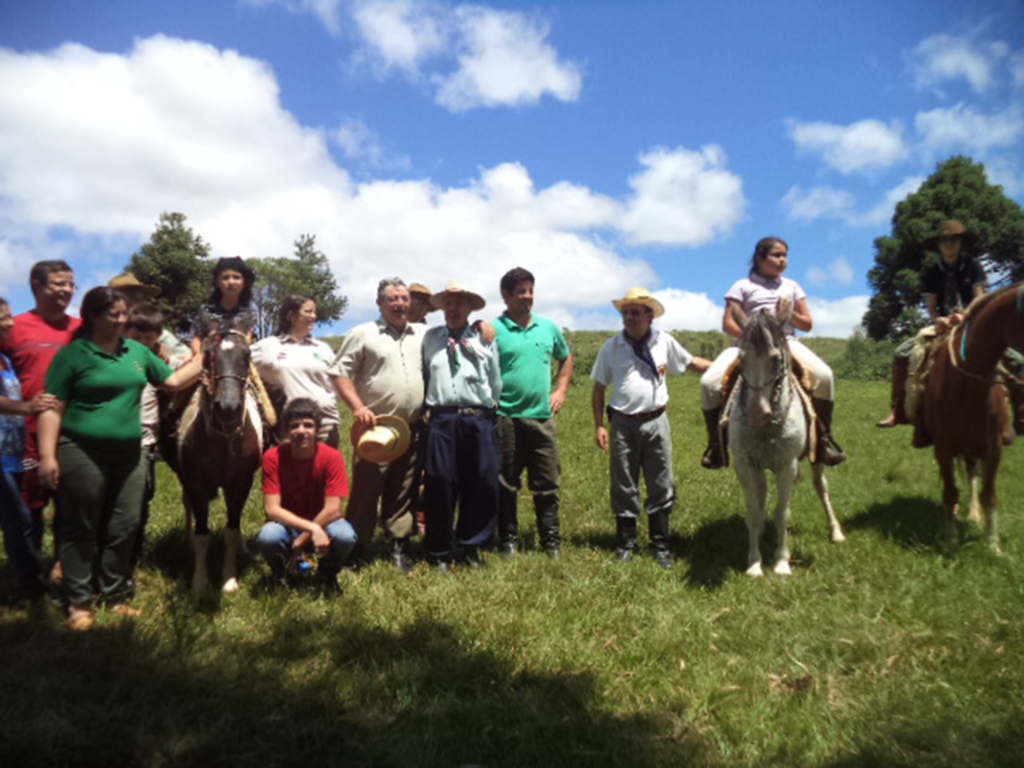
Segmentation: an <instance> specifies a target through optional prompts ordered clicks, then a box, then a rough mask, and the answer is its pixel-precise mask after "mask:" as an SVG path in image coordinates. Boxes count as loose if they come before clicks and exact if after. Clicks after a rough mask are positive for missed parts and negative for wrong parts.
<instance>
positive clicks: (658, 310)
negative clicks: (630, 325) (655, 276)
mask: <svg viewBox="0 0 1024 768" xmlns="http://www.w3.org/2000/svg"><path fill="white" fill-rule="evenodd" d="M612 304H614V305H615V308H616V309H617V310H619V312H621V311H622V310H623V308H625V306H626V305H627V304H640V305H641V306H644V307H647V308H648V309H650V310H653V312H654V316H655V317H661V316H662V315H664V314H665V307H663V306H662V304H661V302H660V301H658V300H657V299H656V298H654V295H653V294H652V293H651V292H650V291H648V290H647V289H646V288H630V289H629V290H628V291H627V292H626V296H625V298H622V299H612Z"/></svg>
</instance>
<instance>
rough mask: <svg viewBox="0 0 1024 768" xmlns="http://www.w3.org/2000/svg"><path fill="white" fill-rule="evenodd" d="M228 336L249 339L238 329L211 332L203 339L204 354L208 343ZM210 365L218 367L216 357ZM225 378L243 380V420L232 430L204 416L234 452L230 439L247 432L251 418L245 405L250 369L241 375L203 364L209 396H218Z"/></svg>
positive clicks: (204, 379) (207, 423)
mask: <svg viewBox="0 0 1024 768" xmlns="http://www.w3.org/2000/svg"><path fill="white" fill-rule="evenodd" d="M227 336H241V337H242V338H244V339H246V340H248V336H247V335H246V334H244V333H242V331H238V330H234V329H230V330H226V331H216V332H214V333H211V334H210V335H209V336H207V337H206V338H205V339H204V340H203V352H204V354H206V353H208V352H209V351H210V350H208V349H207V345H208V344H209V345H211V346H212V345H213V344H214V343H215V342H217V343H219V342H222V341H223V340H224V338H225V337H227ZM210 367H211V368H214V369H215V368H216V359H215V358H214V359H211V360H210ZM225 379H229V380H230V379H234V380H235V381H238V382H241V384H242V421H241V423H240V424H239V425H238V426H237V427H235V428H234V429H231V430H224V429H221V428H220V427H219V426H218V425H217V424H216V420H215V419H210V418H208V417H206V418H204V421H205V422H206V426H207V427H208V428H209V429H210V430H211V431H213V432H215V433H217V434H218V435H221V436H222V437H225V438H228V439H229V445H230V451H231V453H232V454H234V453H235V450H236V446H235V444H234V442H231V441H230V439H231V438H233V437H237V436H240V435H242V434H244V432H245V424H246V421H247V420H248V418H249V413H248V409H247V408H246V405H245V401H246V394H245V388H246V386H247V385H248V382H249V374H248V371H247V372H246V374H245V375H244V376H243V375H240V374H237V373H218V372H217V371H216V370H213V371H208V370H207V368H206V366H203V384H204V385H205V389H206V394H207V397H209V398H213V397H216V395H217V385H218V384H219V383H220V382H221V381H223V380H225ZM203 411H204V413H206V409H205V408H204V409H203ZM207 416H208V414H207Z"/></svg>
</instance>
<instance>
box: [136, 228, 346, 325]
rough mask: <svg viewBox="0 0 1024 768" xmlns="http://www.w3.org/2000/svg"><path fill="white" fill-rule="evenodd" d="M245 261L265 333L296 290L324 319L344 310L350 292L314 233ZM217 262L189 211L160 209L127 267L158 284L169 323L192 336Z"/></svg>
mask: <svg viewBox="0 0 1024 768" xmlns="http://www.w3.org/2000/svg"><path fill="white" fill-rule="evenodd" d="M245 261H246V263H247V264H248V265H249V266H251V267H252V268H253V269H254V270H255V271H256V275H257V280H256V285H255V286H254V288H253V307H254V308H255V310H256V318H257V326H256V332H257V334H258V335H259V336H260V337H261V338H263V337H266V336H269V335H271V334H273V333H274V331H275V330H276V325H277V314H278V309H279V308H280V306H281V302H282V301H284V299H285V298H287V297H288V296H289V295H290V294H292V293H302V294H306V295H307V296H310V297H312V298H313V300H314V301H315V302H316V308H317V314H318V315H319V317H320V321H321V322H324V323H331V322H334V321H336V320H339V319H341V317H342V315H344V314H345V310H346V309H347V307H348V298H347V297H345V296H342V295H340V294H339V293H338V282H337V280H336V279H335V278H334V274H333V273H332V272H331V268H330V265H329V264H328V262H327V257H326V256H325V255H324V254H323V253H322V252H321V251H319V250H318V249H317V247H316V236H315V235H308V234H307V235H301V236H300V237H299V238H298V239H296V240H295V250H294V253H293V254H292V255H291V256H269V257H245ZM213 264H214V261H213V259H212V258H211V256H210V246H209V244H208V243H206V242H205V241H204V240H203V238H202V237H200V236H199V235H197V234H195V233H194V232H193V231H192V229H191V228H190V227H189V226H187V224H186V216H185V214H183V213H161V214H160V220H159V222H158V223H157V227H156V230H155V231H154V232H153V234H152V236H151V237H150V239H149V242H148V243H146V244H144V245H143V246H142V247H141V248H140V249H139V250H138V252H136V253H135V254H133V255H132V258H131V261H130V262H129V265H128V267H127V271H129V272H131V273H132V274H134V275H135V277H137V278H138V279H139V280H140V281H141V282H143V283H148V284H150V285H155V286H157V287H159V288H160V295H159V296H158V297H157V298H156V300H155V301H154V303H155V304H156V305H157V306H158V307H159V308H160V310H161V311H162V312H163V314H164V318H165V320H166V322H167V325H168V326H169V327H170V328H172V329H173V330H174V331H175V333H177V334H179V335H183V336H189V335H191V334H192V330H193V326H194V325H195V321H196V318H197V317H198V315H199V310H200V308H201V307H202V306H203V304H205V303H206V300H207V299H208V298H209V296H210V290H211V270H212V268H213Z"/></svg>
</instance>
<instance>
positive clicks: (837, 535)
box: [832, 530, 846, 544]
mask: <svg viewBox="0 0 1024 768" xmlns="http://www.w3.org/2000/svg"><path fill="white" fill-rule="evenodd" d="M832 541H833V542H834V543H836V544H838V543H839V542H842V541H846V536H845V535H844V534H843V532H842V531H838V530H837V531H832Z"/></svg>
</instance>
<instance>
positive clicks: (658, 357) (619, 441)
mask: <svg viewBox="0 0 1024 768" xmlns="http://www.w3.org/2000/svg"><path fill="white" fill-rule="evenodd" d="M612 303H613V304H614V305H615V308H616V309H618V310H619V312H621V313H622V325H623V331H622V333H620V334H618V335H616V336H613V337H612V338H610V339H608V341H606V342H605V343H604V346H602V347H601V351H600V352H598V355H597V359H596V360H595V361H594V368H593V370H592V371H591V374H590V375H591V378H593V379H594V391H593V396H592V399H591V405H592V408H593V412H594V426H595V428H596V434H595V437H596V439H597V444H598V446H599V447H600V448H601V450H603V451H608V450H609V448H610V449H611V504H612V513H613V514H614V515H615V524H616V530H617V538H618V551H617V553H616V554H617V556H618V559H619V561H620V562H626V561H628V560H630V559H631V558H632V557H633V554H634V553H635V552H636V548H637V519H638V518H639V517H640V470H641V468H642V469H643V473H644V479H645V481H646V482H647V522H648V525H649V535H650V539H651V549H652V551H653V553H654V557H655V559H656V560H657V561H658V563H659V564H660V565H661V566H663V567H664V568H674V567H675V564H674V563H673V560H672V555H671V553H670V551H669V545H668V538H669V514H670V513H671V512H672V507H673V505H674V504H675V497H676V488H675V480H674V478H673V475H672V430H671V427H670V426H669V420H668V415H667V414H666V413H665V409H666V406H667V405H668V386H667V385H666V374H668V373H677V374H678V373H683V372H684V371H686V369H687V368H691V367H692V368H693V369H694V370H697V371H706V370H707V368H708V366H709V365H710V361H708V360H705V359H704V358H702V357H694V356H693V355H691V354H690V353H689V352H687V351H686V349H684V348H683V347H682V345H681V344H679V342H678V341H676V340H675V339H674V338H673V337H672V336H670V335H669V334H667V333H662V332H661V331H656V330H653V329H652V328H651V323H652V321H653V320H654V318H656V317H660V316H661V315H663V314H664V313H665V308H664V307H663V306H662V304H661V302H659V301H658V300H657V299H656V298H654V296H652V295H651V292H650V291H648V290H647V289H645V288H630V289H629V292H628V293H627V294H626V296H625V298H623V299H620V300H617V301H613V302H612ZM609 386H612V387H613V388H614V390H613V392H612V396H611V401H610V402H609V404H608V409H607V410H608V419H609V422H610V425H611V430H610V431H609V430H608V429H607V428H606V427H605V421H604V420H605V393H606V390H607V388H608V387H609Z"/></svg>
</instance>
